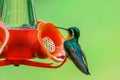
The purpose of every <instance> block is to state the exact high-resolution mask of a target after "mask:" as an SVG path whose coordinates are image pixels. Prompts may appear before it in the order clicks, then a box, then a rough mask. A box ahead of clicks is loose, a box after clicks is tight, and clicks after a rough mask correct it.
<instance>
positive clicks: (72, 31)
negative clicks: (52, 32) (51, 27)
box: [57, 27, 80, 39]
mask: <svg viewBox="0 0 120 80" xmlns="http://www.w3.org/2000/svg"><path fill="white" fill-rule="evenodd" d="M57 28H60V29H64V30H66V31H68V34H69V35H68V38H69V39H71V38H77V39H78V38H79V36H80V30H79V28H77V27H70V28H68V29H66V28H62V27H57Z"/></svg>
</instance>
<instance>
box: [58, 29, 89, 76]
mask: <svg viewBox="0 0 120 80" xmlns="http://www.w3.org/2000/svg"><path fill="white" fill-rule="evenodd" d="M58 28H60V27H58ZM61 29H64V28H61ZM64 30H67V31H68V33H69V35H68V39H67V40H66V41H65V42H64V49H65V51H66V53H67V56H68V57H69V58H70V59H71V60H72V62H73V63H74V64H75V65H76V67H77V68H78V69H79V70H80V71H82V72H83V73H85V74H87V75H88V74H90V73H89V70H88V65H87V60H86V56H85V54H84V53H83V51H82V49H81V47H80V45H79V43H78V39H79V36H80V31H79V29H78V28H77V27H71V28H69V29H64Z"/></svg>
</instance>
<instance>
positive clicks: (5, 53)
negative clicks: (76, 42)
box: [0, 21, 66, 68]
mask: <svg viewBox="0 0 120 80" xmlns="http://www.w3.org/2000/svg"><path fill="white" fill-rule="evenodd" d="M63 42H64V37H63V36H62V35H61V33H60V32H59V30H58V29H57V28H55V26H54V25H53V24H51V23H45V22H42V21H39V22H38V29H29V28H20V29H7V28H6V27H5V25H4V24H3V23H0V58H2V59H4V60H0V66H5V65H10V64H12V65H21V64H23V65H29V66H36V67H44V68H58V67H60V66H61V65H63V63H64V62H65V61H66V58H65V57H64V56H65V52H64V49H63ZM35 57H38V58H41V59H48V58H49V59H52V60H54V61H56V62H62V63H61V64H60V65H57V66H53V65H52V63H42V62H34V61H31V60H29V59H34V58H35Z"/></svg>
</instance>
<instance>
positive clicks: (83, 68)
mask: <svg viewBox="0 0 120 80" xmlns="http://www.w3.org/2000/svg"><path fill="white" fill-rule="evenodd" d="M69 57H70V59H71V60H72V62H73V63H74V64H75V66H76V67H77V68H78V69H79V70H80V71H82V72H83V73H85V74H87V75H88V74H90V73H89V71H88V68H87V66H86V65H85V64H84V63H83V62H81V61H80V60H79V58H78V56H77V55H76V52H75V50H74V48H70V56H69Z"/></svg>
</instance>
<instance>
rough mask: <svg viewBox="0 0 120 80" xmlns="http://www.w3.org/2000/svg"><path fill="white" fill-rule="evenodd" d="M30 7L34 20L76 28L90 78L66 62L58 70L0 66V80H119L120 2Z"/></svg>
mask: <svg viewBox="0 0 120 80" xmlns="http://www.w3.org/2000/svg"><path fill="white" fill-rule="evenodd" d="M34 6H35V10H36V16H37V19H38V20H44V21H47V22H52V23H54V24H55V25H57V26H63V27H71V26H78V27H79V29H80V31H81V37H80V39H79V42H80V44H81V46H82V48H83V50H84V52H85V54H86V56H87V60H88V64H89V69H90V72H91V75H90V76H86V75H84V74H83V73H81V72H80V71H79V70H78V69H77V68H76V67H75V66H74V65H73V63H72V62H71V61H68V62H67V63H65V64H64V65H63V66H62V67H61V68H59V69H44V68H36V67H29V66H20V67H14V66H6V67H0V80H120V0H34ZM62 33H63V34H64V33H65V32H64V31H62ZM65 36H66V35H65Z"/></svg>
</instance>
